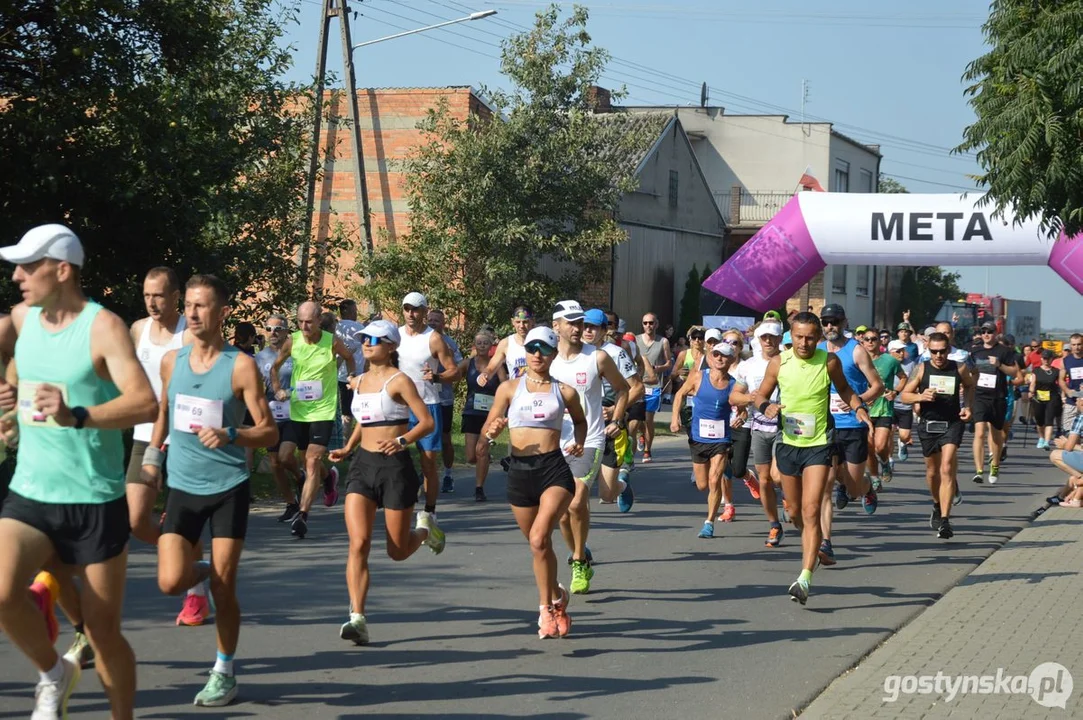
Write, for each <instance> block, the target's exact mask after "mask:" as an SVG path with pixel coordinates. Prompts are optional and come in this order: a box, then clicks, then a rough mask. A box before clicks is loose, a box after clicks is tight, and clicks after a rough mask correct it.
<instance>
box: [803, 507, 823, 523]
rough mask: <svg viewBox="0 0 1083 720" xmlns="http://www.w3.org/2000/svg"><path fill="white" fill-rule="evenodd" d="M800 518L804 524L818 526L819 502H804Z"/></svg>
mask: <svg viewBox="0 0 1083 720" xmlns="http://www.w3.org/2000/svg"><path fill="white" fill-rule="evenodd" d="M801 519H802V520H804V523H805V525H813V526H819V524H820V503H806V504H805V505H804V506H803V507H802V508H801Z"/></svg>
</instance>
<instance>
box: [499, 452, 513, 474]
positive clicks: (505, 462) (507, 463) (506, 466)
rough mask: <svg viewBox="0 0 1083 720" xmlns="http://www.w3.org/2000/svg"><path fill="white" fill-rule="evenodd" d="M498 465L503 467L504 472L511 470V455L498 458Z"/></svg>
mask: <svg viewBox="0 0 1083 720" xmlns="http://www.w3.org/2000/svg"><path fill="white" fill-rule="evenodd" d="M500 467H501V468H503V470H504V472H509V471H510V470H511V456H510V455H509V456H507V457H503V458H500Z"/></svg>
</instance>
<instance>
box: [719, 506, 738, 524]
mask: <svg viewBox="0 0 1083 720" xmlns="http://www.w3.org/2000/svg"><path fill="white" fill-rule="evenodd" d="M736 516H737V509H736V508H734V507H733V505H732V504H730V503H726V506H725V507H724V508H722V514H721V515H719V516H718V519H719V520H721V521H722V522H733V518H734V517H736Z"/></svg>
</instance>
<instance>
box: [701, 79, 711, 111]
mask: <svg viewBox="0 0 1083 720" xmlns="http://www.w3.org/2000/svg"><path fill="white" fill-rule="evenodd" d="M710 99H711V96H710V95H709V94H708V92H707V83H706V82H704V83H703V86H702V87H700V89H699V106H700V107H702V108H705V107H707V101H708V100H710Z"/></svg>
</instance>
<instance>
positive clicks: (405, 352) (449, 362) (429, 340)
mask: <svg viewBox="0 0 1083 720" xmlns="http://www.w3.org/2000/svg"><path fill="white" fill-rule="evenodd" d="M402 315H403V319H404V320H405V324H404V325H403V326H402V327H400V328H399V349H398V353H399V369H400V370H402V371H403V372H404V373H406V374H407V375H409V376H410V379H411V380H413V381H414V385H416V386H417V391H418V394H419V395H421V399H422V400H423V401H424V402H425V405H426V406H427V407H428V409H429V414H430V415H432V419H433V421H434V422H435V423H436V428H435V429H434V430H433V431H432V432H431V433H429V434H428V435H426V436H425V437H423V438H421V439H420V440H418V441H417V450H418V455H419V456H420V458H421V473H422V475H423V476H424V481H425V512H427V513H429V515H432V516H435V513H436V500H437V498H438V497H440V486H439V485H438V484H437V473H436V456H437V455H438V454H439V453H440V451H441V448H443V436H444V429H443V419H444V413H443V411H442V410H441V408H440V387H441V383H451V382H455V381H456V380H458V379H459V366H458V364H457V363H456V362H455V355H454V354H453V353H452V352H451V348H450V347H448V344H447V342H445V341H444V336H443V335H441V334H440V333H438V332H436V331H434V330H433V329H432V328H431V327H429V326H428V324H427V320H428V316H429V301H428V300H426V299H425V296H424V295H422V294H421V293H419V292H412V293H408V294H407V295H406V297H404V298H403V299H402ZM438 366H443V367H445V368H447V369H446V370H443V371H438V370H437V369H436V368H437V367H438ZM408 425H409V429H410V430H413V428H414V426H415V425H417V418H416V417H414V415H413V413H411V414H410V422H409V423H408Z"/></svg>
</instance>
